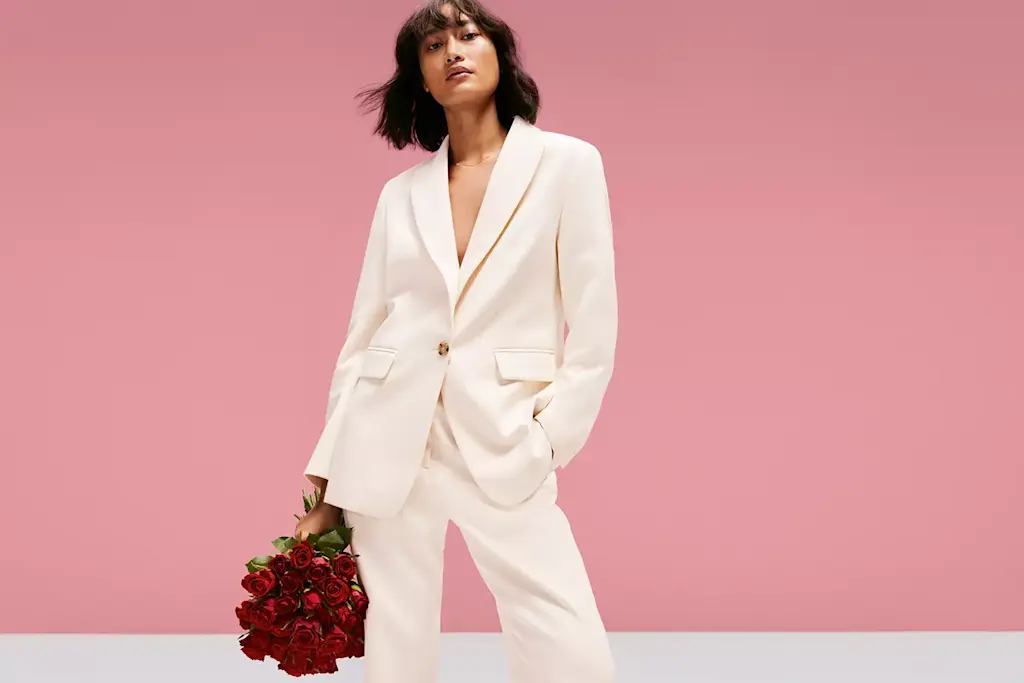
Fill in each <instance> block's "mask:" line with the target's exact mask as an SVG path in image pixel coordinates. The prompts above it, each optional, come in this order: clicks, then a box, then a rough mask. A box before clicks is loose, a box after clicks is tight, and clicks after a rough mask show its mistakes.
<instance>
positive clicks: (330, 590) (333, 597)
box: [324, 576, 351, 607]
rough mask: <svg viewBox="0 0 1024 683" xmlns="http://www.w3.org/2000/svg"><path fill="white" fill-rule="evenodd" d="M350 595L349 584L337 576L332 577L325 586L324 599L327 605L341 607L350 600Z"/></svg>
mask: <svg viewBox="0 0 1024 683" xmlns="http://www.w3.org/2000/svg"><path fill="white" fill-rule="evenodd" d="M350 593H351V591H350V590H349V587H348V584H347V583H345V582H344V581H342V580H341V579H339V578H338V577H336V576H332V577H331V578H329V579H328V580H327V583H326V584H324V598H326V599H327V604H328V605H330V606H331V607H334V606H336V605H340V604H341V603H343V602H345V601H346V600H348V596H349V594H350Z"/></svg>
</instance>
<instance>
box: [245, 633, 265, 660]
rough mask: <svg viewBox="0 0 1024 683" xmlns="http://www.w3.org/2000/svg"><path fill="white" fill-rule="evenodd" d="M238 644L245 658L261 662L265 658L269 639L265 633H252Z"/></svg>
mask: <svg viewBox="0 0 1024 683" xmlns="http://www.w3.org/2000/svg"><path fill="white" fill-rule="evenodd" d="M239 644H240V645H241V646H242V652H244V653H245V656H246V657H248V658H249V659H255V660H256V661H258V662H262V661H263V659H264V658H265V657H266V656H267V649H268V648H269V646H270V638H269V637H268V636H267V634H266V633H263V632H262V631H256V632H254V633H250V634H249V635H247V636H246V637H245V638H242V640H241V642H240V643H239Z"/></svg>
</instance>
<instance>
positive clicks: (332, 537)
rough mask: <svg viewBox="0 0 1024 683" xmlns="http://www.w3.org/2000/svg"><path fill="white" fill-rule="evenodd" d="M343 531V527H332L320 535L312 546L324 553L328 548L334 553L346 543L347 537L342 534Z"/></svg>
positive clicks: (340, 549)
mask: <svg viewBox="0 0 1024 683" xmlns="http://www.w3.org/2000/svg"><path fill="white" fill-rule="evenodd" d="M345 531H346V530H345V529H344V528H340V527H334V528H333V529H331V530H330V531H328V532H327V533H325V534H324V535H323V536H321V537H320V538H319V540H317V542H316V545H315V546H314V547H315V548H316V549H317V550H319V551H320V552H324V553H326V552H327V551H328V550H333V551H334V552H335V553H339V552H341V551H342V550H344V549H345V547H346V546H347V545H348V539H347V538H345V534H344V532H345Z"/></svg>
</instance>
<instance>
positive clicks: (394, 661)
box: [345, 402, 615, 683]
mask: <svg viewBox="0 0 1024 683" xmlns="http://www.w3.org/2000/svg"><path fill="white" fill-rule="evenodd" d="M556 487H557V484H556V481H555V476H554V474H553V473H552V475H551V476H549V477H548V479H547V481H545V482H544V484H543V486H541V488H540V490H539V491H537V493H536V494H534V495H533V496H532V497H530V498H529V499H528V500H526V501H525V502H523V503H521V504H519V505H517V506H515V507H514V508H502V507H498V506H497V505H495V504H494V503H492V502H491V501H490V500H489V499H488V498H486V497H485V496H484V495H483V493H482V492H481V490H480V489H479V487H478V486H477V485H476V483H475V482H474V481H473V478H472V476H471V475H470V473H469V471H468V469H467V468H466V465H465V462H464V461H463V459H462V457H461V455H460V454H459V450H458V448H457V447H456V444H455V439H454V437H453V436H452V432H451V428H450V427H449V424H448V421H447V419H446V416H445V413H444V408H443V405H442V404H441V402H439V403H438V410H437V413H436V416H435V419H434V424H433V426H432V428H431V433H430V439H429V444H428V447H427V452H426V454H425V456H424V464H423V469H422V470H421V472H420V475H419V477H418V479H417V481H416V483H415V485H414V487H413V490H412V493H411V494H410V496H409V499H408V501H407V502H406V504H405V506H404V508H403V509H402V510H401V511H400V512H399V513H398V515H397V516H395V517H389V518H386V519H379V518H374V517H367V516H364V515H358V514H355V513H352V512H346V513H345V519H346V522H347V523H348V525H349V526H351V527H352V548H353V551H354V552H355V553H356V554H357V555H358V556H359V557H358V559H357V562H358V565H359V570H360V574H361V577H362V580H363V583H364V585H365V586H364V587H365V589H366V594H367V598H369V602H370V607H369V610H368V612H367V615H366V654H365V657H364V664H365V670H366V679H365V681H366V683H435V682H436V681H437V670H438V654H439V645H440V643H439V640H440V634H441V574H442V567H443V555H444V543H445V534H446V532H447V529H448V523H449V522H452V523H454V524H455V526H456V527H458V528H459V530H460V531H461V532H462V535H463V538H465V541H466V545H467V546H468V548H469V552H470V554H471V556H472V558H473V561H474V563H475V564H476V567H477V571H479V572H480V576H481V577H482V578H483V580H484V582H485V583H486V584H487V587H488V588H489V589H490V591H491V593H492V594H493V595H494V599H495V602H496V605H497V609H498V617H499V619H500V622H501V629H502V633H503V634H504V638H505V643H506V645H507V649H508V655H509V669H510V673H511V680H512V682H513V683H612V682H613V681H614V680H615V665H614V663H613V661H612V656H611V650H610V648H609V645H608V637H607V634H606V633H605V628H604V624H603V623H602V620H601V617H600V615H599V614H598V610H597V605H596V603H595V601H594V595H593V592H592V590H591V586H590V580H589V578H588V577H587V572H586V569H585V568H584V565H583V559H582V558H581V557H580V553H579V550H578V549H577V547H576V541H575V539H574V538H573V535H572V531H571V530H570V527H569V522H568V520H566V518H565V515H564V514H563V513H562V510H561V509H560V508H559V507H558V505H557V504H556V497H557V496H556V494H557V492H556Z"/></svg>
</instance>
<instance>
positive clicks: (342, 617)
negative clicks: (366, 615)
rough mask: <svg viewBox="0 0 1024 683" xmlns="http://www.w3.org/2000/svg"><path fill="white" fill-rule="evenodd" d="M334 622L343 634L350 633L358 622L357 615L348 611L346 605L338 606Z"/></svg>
mask: <svg viewBox="0 0 1024 683" xmlns="http://www.w3.org/2000/svg"><path fill="white" fill-rule="evenodd" d="M334 620H335V622H336V623H337V624H338V626H339V627H340V628H341V630H342V631H344V632H345V633H352V632H353V631H355V629H356V624H358V623H359V622H360V619H359V615H357V614H356V613H355V612H353V611H352V610H351V609H349V607H348V605H339V606H338V609H337V612H336V614H335V617H334Z"/></svg>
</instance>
